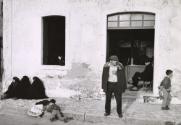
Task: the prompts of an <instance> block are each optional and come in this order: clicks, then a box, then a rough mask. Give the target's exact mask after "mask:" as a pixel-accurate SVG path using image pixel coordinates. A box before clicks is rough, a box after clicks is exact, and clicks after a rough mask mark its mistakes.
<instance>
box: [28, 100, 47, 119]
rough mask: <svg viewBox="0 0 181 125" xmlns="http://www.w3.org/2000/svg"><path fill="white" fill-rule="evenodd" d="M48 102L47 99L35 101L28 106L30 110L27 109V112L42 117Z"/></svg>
mask: <svg viewBox="0 0 181 125" xmlns="http://www.w3.org/2000/svg"><path fill="white" fill-rule="evenodd" d="M49 103H50V101H49V100H42V101H39V102H36V103H35V104H34V105H33V106H32V107H31V108H30V110H28V112H27V114H28V115H29V116H33V117H43V115H44V114H45V111H46V109H47V106H48V105H49Z"/></svg>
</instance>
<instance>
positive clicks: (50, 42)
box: [43, 16, 65, 66]
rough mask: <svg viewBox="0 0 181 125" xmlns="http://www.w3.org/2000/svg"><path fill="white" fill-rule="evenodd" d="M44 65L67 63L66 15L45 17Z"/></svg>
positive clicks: (62, 64)
mask: <svg viewBox="0 0 181 125" xmlns="http://www.w3.org/2000/svg"><path fill="white" fill-rule="evenodd" d="M43 65H61V66H64V65H65V17H64V16H46V17H43Z"/></svg>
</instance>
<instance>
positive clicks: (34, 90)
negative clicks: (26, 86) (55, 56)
mask: <svg viewBox="0 0 181 125" xmlns="http://www.w3.org/2000/svg"><path fill="white" fill-rule="evenodd" d="M29 95H30V96H29V98H30V99H43V98H48V97H47V95H46V93H45V87H44V84H43V81H42V80H41V79H40V78H38V77H37V76H35V77H33V83H32V85H31V88H30V90H29Z"/></svg>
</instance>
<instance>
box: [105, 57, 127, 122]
mask: <svg viewBox="0 0 181 125" xmlns="http://www.w3.org/2000/svg"><path fill="white" fill-rule="evenodd" d="M123 68H124V67H123V65H122V64H121V63H120V62H119V59H118V57H117V56H115V55H113V56H110V58H109V62H107V63H106V64H105V65H104V67H103V73H102V89H103V91H104V92H105V94H106V102H105V113H104V116H108V115H110V113H111V111H110V110H111V97H112V94H113V93H114V96H115V99H116V103H117V113H118V116H119V117H120V118H121V117H122V91H124V90H123V89H124V88H123V84H124V83H123V81H122V80H123V78H125V76H123V75H125V74H123V73H122V70H123Z"/></svg>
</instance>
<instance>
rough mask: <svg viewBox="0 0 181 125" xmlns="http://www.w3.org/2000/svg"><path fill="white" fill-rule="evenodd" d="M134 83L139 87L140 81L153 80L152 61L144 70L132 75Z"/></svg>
mask: <svg viewBox="0 0 181 125" xmlns="http://www.w3.org/2000/svg"><path fill="white" fill-rule="evenodd" d="M132 80H133V85H134V86H136V87H138V81H139V80H143V81H152V80H153V66H152V64H151V63H150V64H149V65H147V66H146V67H145V69H144V71H143V72H141V73H140V72H136V73H135V74H134V76H133V77H132Z"/></svg>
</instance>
